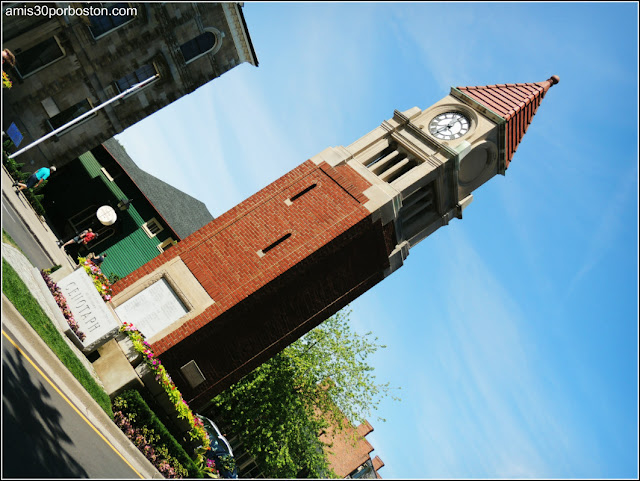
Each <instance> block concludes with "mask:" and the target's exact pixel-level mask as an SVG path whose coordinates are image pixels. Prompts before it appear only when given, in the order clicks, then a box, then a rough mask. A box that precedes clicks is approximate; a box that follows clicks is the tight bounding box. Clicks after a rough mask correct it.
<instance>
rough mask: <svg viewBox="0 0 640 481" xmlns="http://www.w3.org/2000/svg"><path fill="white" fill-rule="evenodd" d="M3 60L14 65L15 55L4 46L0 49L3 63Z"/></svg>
mask: <svg viewBox="0 0 640 481" xmlns="http://www.w3.org/2000/svg"><path fill="white" fill-rule="evenodd" d="M5 62H7V63H8V64H9V65H11V66H12V67H15V65H16V56H15V55H13V53H12V52H11V50H9V49H8V48H5V49H4V50H3V51H2V63H3V64H4V63H5Z"/></svg>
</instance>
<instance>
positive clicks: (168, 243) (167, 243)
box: [157, 237, 178, 252]
mask: <svg viewBox="0 0 640 481" xmlns="http://www.w3.org/2000/svg"><path fill="white" fill-rule="evenodd" d="M177 243H178V241H174V240H173V239H172V238H171V237H169V238H168V239H167V240H166V241H164V242H163V243H162V244H158V245H157V247H158V250H159V251H160V252H164V251H166V250H167V249H168V248H169V247H171V246H174V245H176V244H177Z"/></svg>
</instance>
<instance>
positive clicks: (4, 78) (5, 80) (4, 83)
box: [2, 70, 13, 89]
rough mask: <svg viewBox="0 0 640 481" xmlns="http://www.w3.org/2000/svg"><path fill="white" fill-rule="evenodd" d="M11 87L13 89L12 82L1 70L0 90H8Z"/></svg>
mask: <svg viewBox="0 0 640 481" xmlns="http://www.w3.org/2000/svg"><path fill="white" fill-rule="evenodd" d="M11 87H13V82H11V79H10V78H9V76H8V75H7V73H6V72H5V71H4V70H3V71H2V88H3V89H10V88H11Z"/></svg>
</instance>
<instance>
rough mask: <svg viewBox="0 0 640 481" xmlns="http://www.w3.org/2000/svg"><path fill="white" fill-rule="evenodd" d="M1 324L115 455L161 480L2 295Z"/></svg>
mask: <svg viewBox="0 0 640 481" xmlns="http://www.w3.org/2000/svg"><path fill="white" fill-rule="evenodd" d="M2 324H3V325H6V326H7V327H8V328H9V329H10V330H11V331H10V333H11V335H12V336H13V337H14V338H15V340H16V342H18V343H19V344H20V345H22V346H23V348H24V349H27V347H28V354H29V356H30V357H31V358H32V359H33V361H34V362H36V363H37V364H38V365H39V366H40V369H43V367H44V366H46V367H47V369H43V372H46V375H47V376H48V377H49V378H50V379H51V381H52V382H54V383H55V384H56V386H57V387H58V388H59V389H60V391H61V392H64V393H65V396H66V397H67V398H68V399H69V401H70V402H71V403H72V404H73V405H74V406H75V408H76V409H77V410H78V412H80V413H82V415H83V416H84V417H85V418H86V419H87V420H88V421H89V423H90V424H91V425H92V426H93V427H94V428H95V429H96V430H97V431H98V432H100V433H101V434H102V435H103V436H104V438H105V440H106V441H107V442H108V443H109V444H110V445H111V446H112V447H113V448H114V449H116V451H117V452H118V453H120V454H121V455H122V456H124V457H125V459H127V461H128V462H130V463H131V466H132V467H133V468H134V469H135V470H136V471H138V472H139V473H140V475H142V476H144V477H145V478H146V479H164V476H162V474H160V472H159V471H158V470H157V469H156V468H155V467H154V466H153V465H152V464H151V462H150V461H149V460H148V459H147V458H146V457H145V456H144V455H143V454H142V453H141V452H140V451H138V449H137V448H136V447H135V446H134V445H133V443H132V442H131V441H130V440H129V438H127V437H126V435H125V434H124V433H123V432H122V431H121V430H120V428H118V426H116V425H115V423H114V422H113V421H112V420H111V418H109V416H108V415H107V414H106V413H105V412H104V410H103V409H102V408H101V407H100V406H99V405H98V404H97V403H96V402H95V400H94V399H93V398H92V397H91V396H89V394H88V393H87V392H86V390H85V389H84V387H83V386H82V385H81V384H80V383H79V382H78V380H77V379H76V378H74V377H73V376H72V375H71V373H70V372H69V371H68V369H67V368H66V367H65V366H64V364H62V362H61V361H60V360H59V359H58V358H57V356H56V355H55V354H54V353H53V352H52V351H51V349H50V348H49V346H47V345H46V343H45V342H44V341H43V340H42V339H41V338H40V336H38V334H37V333H36V332H35V331H34V330H33V328H32V327H31V326H30V325H29V323H28V322H27V321H26V320H25V319H24V317H22V315H21V314H20V313H19V312H18V310H17V309H16V308H15V306H14V305H13V304H12V303H11V302H10V301H9V299H8V298H7V297H6V296H5V295H4V294H2Z"/></svg>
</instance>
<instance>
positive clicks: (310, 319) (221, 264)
mask: <svg viewBox="0 0 640 481" xmlns="http://www.w3.org/2000/svg"><path fill="white" fill-rule="evenodd" d="M367 187H369V184H368V183H367V182H366V181H365V180H364V179H362V178H361V177H360V176H359V175H358V174H357V173H356V172H355V171H354V170H353V169H351V168H350V167H348V166H344V167H341V168H337V169H336V168H333V167H331V166H329V165H328V164H321V165H320V166H317V165H315V164H314V163H313V162H311V161H307V162H305V163H303V164H302V165H300V166H298V167H297V168H295V169H293V170H292V171H291V172H289V173H287V174H285V175H284V176H282V177H281V178H280V179H278V180H276V181H275V182H273V183H272V184H270V185H268V186H267V187H265V188H264V189H262V190H261V191H259V192H258V193H256V194H254V195H253V196H251V197H249V198H248V199H246V200H245V201H243V202H241V203H240V204H238V205H237V206H236V207H234V208H232V209H230V210H229V211H228V212H226V213H224V214H222V215H221V216H220V217H218V218H216V219H214V220H213V221H212V222H210V223H209V224H207V225H206V226H204V227H203V228H202V229H200V230H198V231H196V232H195V233H193V234H192V235H190V236H189V237H187V238H185V239H184V240H183V241H181V242H180V243H178V244H177V245H176V246H175V247H172V248H171V249H169V250H168V251H166V252H165V253H163V254H161V255H160V256H158V257H156V258H155V259H153V260H152V261H150V262H148V263H147V264H145V265H144V266H142V267H141V268H140V269H138V270H137V271H135V272H133V273H132V274H130V275H129V276H127V277H126V278H125V279H122V280H121V281H119V282H118V283H117V284H116V285H115V286H114V294H118V293H121V292H123V291H124V290H125V289H126V288H128V287H129V286H130V285H131V284H132V283H134V282H135V281H137V280H139V279H140V278H142V277H144V276H145V275H147V274H150V273H152V272H154V271H155V270H156V269H157V268H159V267H161V266H162V265H163V264H164V263H166V262H167V261H169V260H171V259H173V258H174V257H176V256H179V257H180V258H181V260H182V261H183V262H184V263H185V264H186V266H187V267H188V268H189V270H190V271H191V272H192V273H193V275H194V276H195V277H196V279H197V280H198V281H199V282H200V284H201V285H202V286H203V287H204V289H205V290H206V291H207V293H208V294H209V295H210V296H211V298H212V299H213V300H214V301H215V303H214V304H213V305H212V306H210V307H209V308H208V309H206V310H205V311H204V312H203V313H202V314H200V315H199V316H196V317H195V318H193V319H191V320H189V321H188V322H186V323H184V324H183V325H181V326H180V327H179V328H177V329H175V330H174V331H173V332H171V333H170V334H168V335H166V336H165V337H164V338H162V339H160V340H158V341H157V342H155V343H154V344H153V349H154V351H155V353H156V354H158V355H159V356H160V359H161V360H162V362H163V364H164V365H165V367H166V368H167V369H168V370H169V372H170V374H171V376H172V378H173V380H174V382H175V383H176V385H177V386H178V388H179V389H180V390H181V392H182V393H183V395H184V397H185V399H187V400H188V401H189V403H190V404H191V405H192V406H195V404H198V403H200V402H202V403H205V402H207V401H208V400H209V399H210V398H211V397H213V396H214V395H215V394H217V393H219V392H221V391H222V390H223V389H225V388H226V387H228V386H229V385H231V384H232V383H234V382H236V381H238V380H239V379H240V378H241V377H242V376H244V375H246V374H247V373H249V372H250V371H251V370H253V369H255V368H256V367H257V366H258V365H259V364H261V363H262V362H264V361H266V360H267V359H269V358H270V357H272V356H273V355H274V354H276V353H277V352H279V351H280V350H282V349H283V348H284V347H286V346H287V345H288V344H290V343H291V342H293V341H295V340H296V339H297V338H299V337H300V336H301V335H303V334H304V333H306V332H308V331H309V330H310V329H312V328H313V327H315V326H317V325H318V324H319V323H321V322H322V321H324V320H325V319H326V318H328V317H330V316H331V315H332V314H334V313H335V312H337V311H338V310H339V309H341V308H342V307H344V306H345V305H347V304H348V303H349V302H351V301H352V300H354V299H355V298H356V297H358V296H359V295H361V294H362V293H363V292H365V291H366V290H368V289H369V288H371V287H372V286H373V285H375V284H376V283H377V282H379V281H380V280H382V271H383V270H384V269H385V268H386V267H388V254H389V249H390V248H392V246H391V245H390V244H391V243H390V241H389V239H390V238H391V236H392V231H390V229H389V227H388V226H386V227H384V228H383V226H382V225H381V222H380V221H377V222H373V221H372V217H371V215H370V213H369V211H368V210H367V209H365V208H364V207H363V203H364V202H366V201H367V200H368V199H367V198H366V196H364V195H363V193H362V192H363V190H365V189H366V188H367ZM390 232H391V235H390ZM278 240H280V243H278V244H277V245H276V246H275V247H272V248H271V249H269V246H271V245H273V244H274V242H276V241H278ZM259 251H262V252H263V253H264V255H258V252H259ZM190 360H195V361H196V363H197V364H198V367H199V368H200V370H201V371H202V372H203V374H204V376H205V378H206V381H205V382H204V383H203V384H201V385H200V386H198V387H197V388H196V389H192V388H190V386H189V385H188V384H187V383H186V382H185V380H183V379H182V376H181V375H180V371H179V368H180V367H181V366H183V365H184V364H186V363H187V362H189V361H190Z"/></svg>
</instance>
